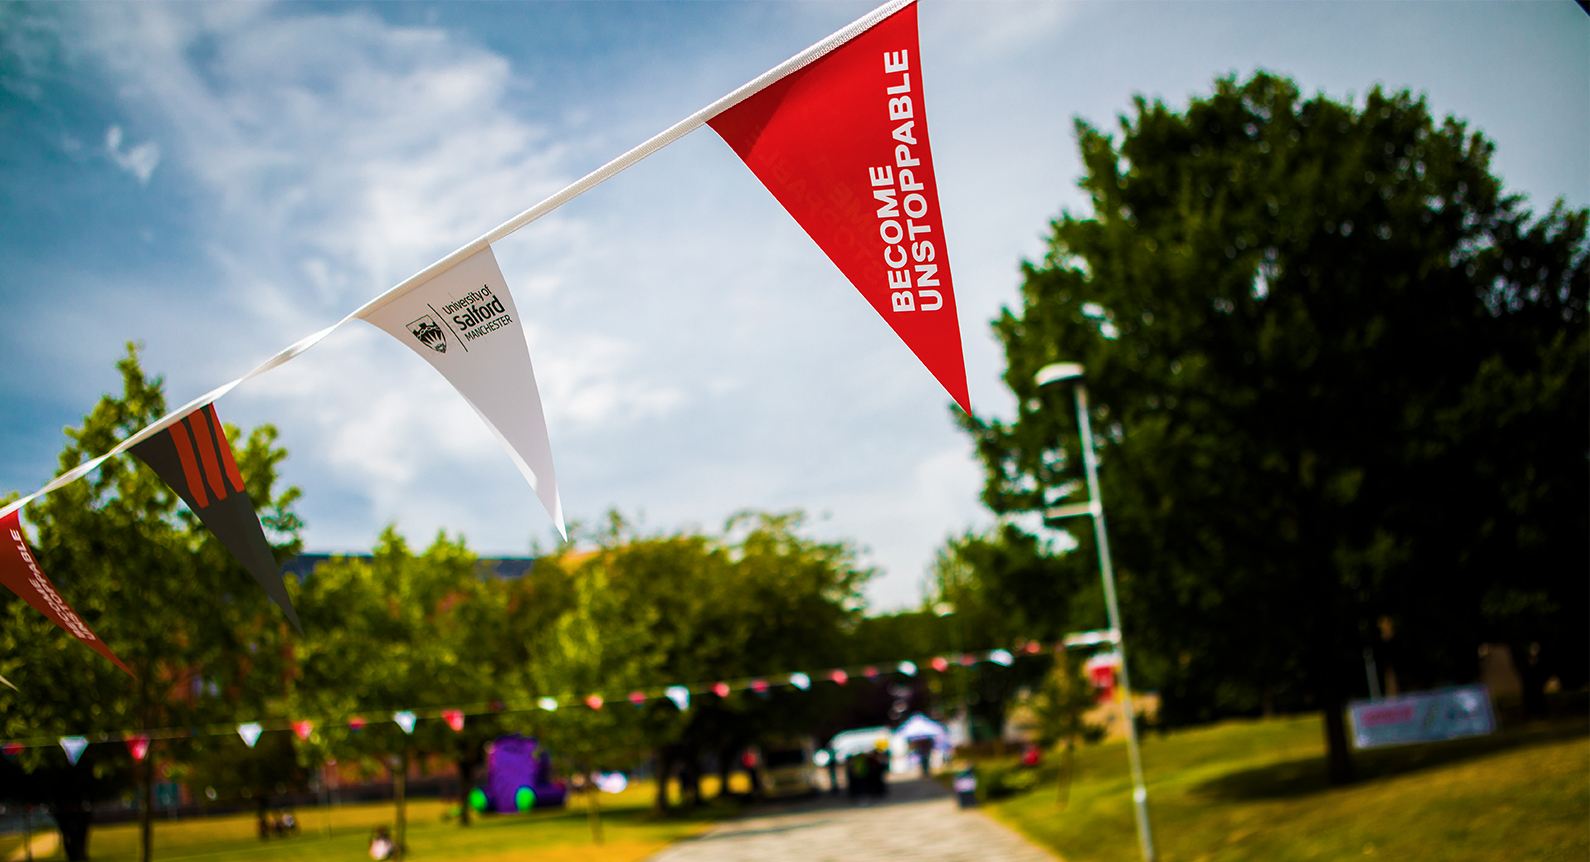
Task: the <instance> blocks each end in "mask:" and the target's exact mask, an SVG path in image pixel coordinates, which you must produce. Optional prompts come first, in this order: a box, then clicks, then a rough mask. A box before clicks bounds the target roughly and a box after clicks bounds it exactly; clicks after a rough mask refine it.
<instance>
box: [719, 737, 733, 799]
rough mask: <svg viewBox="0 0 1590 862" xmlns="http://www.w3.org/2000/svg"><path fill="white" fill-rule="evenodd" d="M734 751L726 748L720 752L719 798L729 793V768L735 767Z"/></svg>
mask: <svg viewBox="0 0 1590 862" xmlns="http://www.w3.org/2000/svg"><path fill="white" fill-rule="evenodd" d="M733 758H734V749H732V748H725V749H723V750H722V751H719V752H718V796H720V797H721V796H726V795H728V793H729V768H730V767H731V766H733V765H734V760H733Z"/></svg>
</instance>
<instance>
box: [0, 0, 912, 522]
mask: <svg viewBox="0 0 1590 862" xmlns="http://www.w3.org/2000/svg"><path fill="white" fill-rule="evenodd" d="M915 2H916V0H889V2H887V3H885V4H883V5H882V6H879V7H878V8H876V9H874V10H872V11H871V12H868V13H867V14H866V15H863V16H862V17H860V18H858V19H856V20H855V21H853V22H851V23H850V24H848V25H846V26H845V27H844V28H843V29H841V30H839V31H837V32H835V33H834V34H833V35H831V36H829V37H828V38H826V39H823V40H822V41H820V42H818V43H817V44H815V45H812V46H811V47H810V48H807V49H806V50H804V51H802V52H800V53H799V54H796V55H795V56H793V57H791V58H789V59H788V60H785V61H784V62H782V63H780V64H778V65H777V66H774V67H773V68H772V69H769V70H768V71H766V72H764V73H763V74H761V75H760V76H758V77H757V78H755V79H754V80H752V81H751V82H750V83H748V84H746V85H744V86H742V87H740V88H739V89H737V90H735V91H734V92H732V93H730V94H728V95H727V96H724V97H723V98H721V99H719V100H717V101H716V102H713V103H712V104H710V105H708V106H706V107H705V108H702V109H701V110H699V111H697V112H695V113H694V114H691V115H690V116H689V117H686V118H685V119H683V120H680V121H679V122H677V123H675V124H674V125H673V126H671V127H669V128H668V129H667V130H665V131H663V132H661V133H659V134H657V135H655V136H653V137H652V138H651V139H650V140H648V141H646V142H645V143H643V144H641V145H640V146H638V147H635V148H634V149H632V150H630V151H629V152H627V153H625V154H623V155H621V156H619V157H618V158H616V159H613V160H612V161H610V162H608V163H607V164H605V165H603V166H601V167H600V168H597V169H596V170H594V171H592V172H590V173H588V174H586V175H585V176H583V177H581V178H580V179H578V180H576V181H575V182H573V183H571V184H569V185H568V186H566V187H564V188H563V190H562V191H559V192H558V193H556V194H554V195H552V196H551V197H549V198H547V199H546V200H543V201H541V202H540V203H538V204H536V205H535V206H533V207H530V208H529V209H527V210H525V211H524V212H521V213H519V214H518V215H516V216H514V217H513V218H511V219H508V220H507V221H505V222H503V223H502V224H500V225H498V226H496V227H495V228H492V229H491V230H489V231H487V232H486V233H484V234H482V235H481V236H480V237H478V238H476V239H475V240H474V241H473V242H470V243H469V244H467V245H464V246H461V247H460V248H458V249H457V250H456V251H454V252H453V253H451V254H449V255H447V256H446V257H444V258H442V259H441V260H438V261H436V262H435V263H433V264H431V265H430V266H427V267H426V268H424V269H422V270H420V271H419V272H417V273H415V274H414V275H411V276H409V277H408V278H407V279H404V280H403V281H402V282H401V283H399V284H398V285H397V286H396V287H393V288H391V289H390V290H388V291H386V292H385V293H383V294H381V295H380V296H378V297H376V298H375V299H372V300H370V301H369V302H367V303H365V304H364V305H362V306H360V307H359V308H358V309H357V310H355V311H354V312H353V313H351V314H349V315H348V316H347V317H344V318H343V319H341V320H339V321H337V322H336V323H334V324H332V325H331V326H328V327H326V328H325V329H322V330H320V331H319V332H316V333H314V334H312V335H309V336H307V337H305V338H303V339H300V340H299V341H297V342H295V343H293V344H292V345H291V346H289V347H287V348H286V349H284V350H282V351H281V352H280V353H277V354H276V355H275V356H272V357H271V358H270V359H267V360H265V361H264V362H262V363H260V364H259V365H258V366H257V367H255V368H254V369H253V370H252V371H250V372H249V373H247V374H245V375H243V376H242V377H239V378H237V379H236V380H233V381H231V382H230V383H226V384H223V385H221V386H218V387H216V388H214V389H212V390H210V391H209V392H206V393H205V394H204V395H201V396H199V397H198V398H195V399H193V400H192V401H189V402H188V403H187V404H184V405H183V406H181V407H179V408H177V409H176V410H173V411H171V412H170V413H167V414H166V415H165V416H163V417H161V418H160V419H159V420H158V421H156V422H154V423H153V424H151V425H149V426H148V427H146V428H143V429H141V430H140V431H138V433H136V434H134V435H132V436H131V437H128V438H127V439H126V440H123V441H122V442H121V443H120V444H118V445H117V446H116V447H115V448H113V449H111V450H110V451H109V452H106V453H105V454H103V455H101V456H99V457H97V458H94V459H92V460H90V461H87V462H85V463H83V464H79V465H78V466H76V467H74V468H72V469H71V470H68V471H67V472H65V473H62V474H61V475H60V476H57V477H56V478H55V479H54V480H52V481H51V482H50V483H49V484H47V485H45V486H44V487H42V488H40V489H39V490H37V491H34V492H33V493H31V494H29V495H27V496H26V497H22V498H20V499H18V500H14V501H12V502H11V503H10V504H8V505H6V506H5V507H4V508H0V517H4V516H5V515H9V514H10V513H12V512H14V511H16V510H17V509H20V508H22V507H23V506H25V505H27V504H28V503H30V502H32V501H33V500H36V499H38V498H39V497H42V496H43V495H45V494H48V493H49V492H51V491H53V490H55V489H57V488H59V487H61V486H63V485H66V484H68V483H70V482H75V481H77V480H78V479H81V478H83V477H84V476H86V475H88V474H89V473H90V472H91V471H92V470H93V469H94V468H96V467H98V466H99V465H100V464H102V463H104V462H105V460H106V459H108V458H112V457H114V456H116V455H119V454H121V453H122V452H125V451H126V450H128V449H130V448H132V447H133V446H135V445H137V444H139V443H141V442H143V441H144V440H147V439H148V438H150V437H152V436H154V435H155V434H158V433H160V432H161V431H163V430H165V429H166V428H167V427H169V426H170V425H171V424H172V423H174V422H176V421H177V420H178V419H181V418H182V417H184V416H186V415H188V414H189V413H191V412H193V411H194V410H196V409H198V408H200V407H203V406H204V405H206V404H209V403H211V402H213V401H215V400H216V399H218V398H220V397H221V396H223V395H225V394H227V393H228V392H231V391H232V390H233V389H235V388H237V386H238V385H239V384H241V383H243V382H244V381H245V380H248V379H250V378H253V377H257V376H259V375H261V374H264V373H265V372H267V371H269V370H271V369H272V368H275V367H276V366H278V365H282V364H284V363H286V362H288V361H289V360H291V359H294V358H296V357H297V356H298V355H299V354H301V353H303V352H304V351H306V350H308V349H309V348H311V347H314V346H315V345H316V344H319V343H320V342H321V341H322V340H323V339H325V338H326V336H328V335H330V334H331V333H333V332H335V331H337V329H339V328H341V327H342V325H343V324H345V323H348V322H349V321H351V320H355V319H357V318H360V317H363V316H364V315H365V314H367V313H369V312H372V311H375V310H376V309H379V308H381V307H383V306H385V305H387V304H388V303H390V302H392V301H393V300H396V299H398V298H400V297H402V296H403V295H404V294H407V293H408V292H409V291H411V290H413V289H414V288H416V287H419V286H420V285H422V284H424V283H426V282H428V281H430V280H431V279H433V278H435V277H436V276H437V275H440V274H441V273H443V272H446V271H447V270H449V269H451V268H452V267H454V266H456V265H457V264H458V263H460V262H461V261H463V260H465V259H467V258H469V257H470V256H471V255H473V254H476V253H477V252H479V251H481V250H482V249H484V248H486V247H487V246H489V245H491V244H492V243H494V242H496V241H498V240H500V239H502V238H504V237H506V236H509V235H510V234H512V233H513V232H514V231H517V230H519V229H520V228H522V227H524V226H525V225H527V224H529V223H531V222H533V221H535V220H536V219H539V218H541V217H542V216H544V215H546V214H548V213H550V212H552V211H553V210H555V209H557V208H558V207H560V206H563V205H564V204H566V203H568V202H569V201H572V200H574V199H575V198H577V197H579V196H580V195H582V194H585V193H586V192H588V191H590V190H591V189H594V188H596V187H597V186H599V185H601V184H602V183H604V182H607V181H608V180H610V179H612V178H613V177H615V176H617V175H618V174H620V173H622V172H623V171H625V170H627V169H629V168H631V167H633V166H634V165H635V164H637V163H638V162H640V160H642V159H644V158H646V157H647V156H649V155H651V154H653V153H655V152H657V151H658V150H661V149H662V148H663V147H666V146H668V145H669V144H671V143H673V142H674V141H677V140H679V139H680V138H682V137H684V136H685V135H688V134H690V133H691V132H693V131H695V130H696V129H699V128H701V127H702V126H704V125H706V124H707V122H708V121H710V120H711V119H712V118H713V117H716V116H717V115H719V114H721V113H723V112H724V111H727V110H728V109H730V108H732V107H734V106H735V105H738V104H739V103H741V102H743V101H745V100H746V99H749V98H750V97H752V96H754V95H756V94H757V93H759V92H761V91H762V90H765V89H767V88H768V87H769V86H771V85H772V84H773V83H774V82H776V81H778V80H780V79H782V78H784V77H786V76H788V75H789V74H790V73H792V72H796V71H799V70H801V69H804V68H805V67H807V66H810V65H811V64H812V63H815V62H817V61H818V60H820V59H822V58H823V57H824V56H826V55H828V54H830V53H832V52H833V51H834V50H835V49H836V48H838V47H840V46H841V45H844V44H845V43H846V42H849V41H850V40H852V39H854V38H856V37H857V36H859V35H861V34H862V33H865V32H866V31H867V30H869V29H871V28H872V27H873V26H874V25H876V24H877V23H878V22H880V21H882V20H884V19H885V18H888V17H889V16H890V15H893V14H894V13H896V12H898V11H900V10H901V9H904V8H905V7H907V6H909V5H911V4H912V3H915Z"/></svg>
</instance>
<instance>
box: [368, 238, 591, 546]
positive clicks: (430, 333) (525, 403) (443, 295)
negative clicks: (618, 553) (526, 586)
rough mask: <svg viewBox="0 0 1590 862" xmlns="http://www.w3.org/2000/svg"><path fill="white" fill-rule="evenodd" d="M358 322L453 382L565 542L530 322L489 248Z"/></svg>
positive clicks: (561, 505) (381, 306)
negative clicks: (532, 357) (528, 334)
mask: <svg viewBox="0 0 1590 862" xmlns="http://www.w3.org/2000/svg"><path fill="white" fill-rule="evenodd" d="M359 316H360V317H361V318H363V319H364V320H367V321H369V322H370V323H372V324H375V325H376V326H377V327H380V328H381V329H382V330H384V331H385V332H386V333H387V334H389V335H391V336H392V337H393V338H396V339H397V340H398V341H401V342H402V343H403V345H404V346H406V347H408V348H409V349H410V350H412V351H414V352H415V353H417V354H419V355H420V357H421V358H422V359H424V360H425V361H426V362H429V363H430V364H431V367H433V368H435V369H436V370H437V371H440V372H441V373H442V376H443V377H445V378H447V382H448V383H451V384H452V385H453V388H454V389H457V390H458V393H459V394H460V395H462V396H464V400H465V401H467V402H468V403H469V406H470V407H473V408H474V409H475V413H476V414H477V415H479V416H480V418H481V419H482V420H483V421H484V422H485V423H486V427H488V428H490V429H491V432H492V433H493V434H495V435H496V437H497V441H498V442H500V443H501V444H502V446H503V448H504V449H507V450H508V455H509V456H510V457H511V458H513V463H514V466H516V467H518V468H519V472H520V473H522V474H523V475H524V477H525V480H526V481H528V482H529V483H530V487H531V489H532V490H534V491H535V494H536V496H537V497H539V498H540V500H541V505H543V506H545V507H546V510H547V514H549V515H551V516H552V520H553V521H555V522H556V523H557V527H558V532H560V533H563V534H564V535H567V531H566V530H565V529H564V526H563V502H562V500H560V499H559V498H558V480H557V474H556V473H555V472H553V469H552V444H551V443H550V442H549V441H548V439H547V420H546V416H545V415H544V414H543V413H542V411H541V393H540V392H539V390H538V389H537V388H536V378H535V370H534V369H533V368H531V366H530V347H529V345H528V344H527V343H526V342H525V335H524V322H523V320H521V319H520V317H519V310H518V309H517V308H515V307H514V304H513V296H512V295H511V294H509V292H508V282H507V280H506V279H504V278H503V277H502V270H501V269H499V268H498V267H497V256H496V255H495V254H493V253H492V251H491V246H489V245H488V246H486V247H485V248H483V249H481V250H480V251H478V252H476V253H475V254H473V255H471V256H470V257H468V258H465V259H464V260H463V261H461V262H459V263H458V264H456V265H455V266H453V267H452V268H450V269H447V270H445V271H443V272H441V273H439V274H438V275H436V276H435V277H434V278H432V279H430V280H429V281H427V282H425V283H423V284H420V285H418V286H417V287H414V288H413V289H411V290H409V291H408V292H407V293H404V294H403V295H401V296H396V297H394V298H392V299H391V300H390V301H388V302H386V303H384V304H381V305H374V306H372V307H371V308H369V309H367V310H363V311H361V312H359Z"/></svg>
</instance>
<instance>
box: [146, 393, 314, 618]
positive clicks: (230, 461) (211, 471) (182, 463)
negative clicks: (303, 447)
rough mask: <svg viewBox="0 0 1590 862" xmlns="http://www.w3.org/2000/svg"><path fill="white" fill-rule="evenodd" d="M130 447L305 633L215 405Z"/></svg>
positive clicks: (172, 424) (209, 405) (201, 408)
mask: <svg viewBox="0 0 1590 862" xmlns="http://www.w3.org/2000/svg"><path fill="white" fill-rule="evenodd" d="M131 451H132V453H133V455H135V456H137V457H138V459H139V460H140V461H143V462H144V463H145V464H148V465H149V467H150V469H152V470H154V471H155V473H156V474H157V475H159V476H160V478H161V479H162V480H164V481H165V483H166V484H167V485H170V486H171V489H172V490H173V491H176V492H177V496H179V497H181V498H182V502H184V503H186V504H188V510H189V511H191V512H193V514H195V515H198V516H199V520H200V521H201V522H202V523H203V524H204V526H205V527H206V528H207V529H208V530H209V531H210V532H211V533H212V534H213V535H214V536H215V537H216V538H217V539H219V540H220V542H221V544H222V545H223V546H224V547H225V548H226V549H227V550H228V551H230V552H231V553H232V556H234V557H236V558H237V561H238V562H240V563H242V564H243V568H244V569H246V570H248V573H249V574H251V575H253V576H254V580H256V581H258V582H259V585H260V586H262V587H264V588H265V594H266V595H268V596H270V597H271V601H273V602H275V603H276V604H277V606H278V607H280V608H281V609H282V612H283V613H285V614H286V615H287V619H288V620H289V621H291V622H292V624H293V627H294V628H296V629H298V630H299V631H303V630H304V627H303V626H301V625H299V624H298V613H297V611H294V610H293V602H292V599H290V598H288V597H287V586H286V585H285V584H283V583H282V574H281V569H280V568H278V567H277V565H276V556H275V555H274V554H273V553H272V552H271V546H270V542H268V541H266V539H265V530H264V528H263V527H261V526H260V522H259V515H257V514H255V512H254V501H253V499H251V498H250V497H249V495H248V490H247V489H246V488H244V487H243V474H242V473H241V472H240V471H239V470H238V469H237V459H236V458H235V457H233V455H232V446H231V444H229V443H228V442H227V440H226V431H225V430H224V429H223V428H222V427H221V419H220V417H219V416H217V415H216V413H215V405H213V404H206V405H204V406H203V407H200V408H199V409H198V410H195V411H193V412H192V413H189V414H188V415H186V416H184V417H182V418H181V419H178V420H177V421H175V422H173V423H171V424H170V425H168V426H166V429H165V430H164V431H162V432H160V433H158V434H155V435H154V436H152V437H150V438H148V439H146V440H144V441H143V442H141V443H139V444H137V445H135V446H133V447H132V450H131Z"/></svg>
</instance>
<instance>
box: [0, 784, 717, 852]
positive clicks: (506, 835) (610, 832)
mask: <svg viewBox="0 0 1590 862" xmlns="http://www.w3.org/2000/svg"><path fill="white" fill-rule="evenodd" d="M655 792H656V791H655V787H654V786H653V785H651V784H637V785H636V786H634V787H631V788H630V789H629V790H626V791H624V792H623V793H620V794H616V795H603V797H602V809H601V813H602V826H603V836H604V838H605V841H604V843H603V845H602V846H601V847H595V846H593V845H592V843H591V830H590V825H589V823H588V821H587V814H586V810H585V807H584V803H583V801H582V800H580V799H576V800H574V801H573V802H572V803H571V807H570V808H569V809H568V810H566V811H548V812H542V813H535V814H528V815H514V816H506V817H495V816H493V817H484V818H477V819H476V820H475V822H474V823H473V825H471V826H470V827H469V828H467V829H465V828H462V827H460V826H459V825H458V824H457V823H456V822H454V823H445V822H443V821H442V819H441V818H442V812H443V809H444V805H443V803H441V802H439V801H437V800H434V799H425V800H414V801H411V802H410V803H409V805H408V823H409V826H408V844H409V857H408V858H409V859H411V860H423V862H450V860H463V859H468V860H481V862H499V860H501V862H507V860H510V859H523V858H525V856H526V854H527V853H530V852H532V851H533V852H534V858H536V859H538V860H548V862H563V860H570V862H572V860H582V862H584V860H591V862H631V860H637V859H642V858H644V857H646V856H648V855H650V854H651V853H654V852H656V851H657V850H658V849H660V848H661V847H663V846H665V845H667V844H669V843H670V842H673V841H677V840H679V839H681V838H685V837H688V836H690V835H694V834H696V833H698V832H700V831H702V830H703V829H705V828H707V826H709V825H710V824H711V821H712V820H713V819H714V818H716V817H719V816H722V815H724V814H727V813H729V812H731V811H732V810H733V807H732V805H731V804H729V803H724V804H723V805H709V806H708V807H707V808H706V809H705V810H700V811H698V812H696V813H695V814H693V815H690V816H685V817H678V818H668V819H656V818H653V817H652V816H651V815H650V813H649V807H650V804H651V801H652V796H653V794H654V793H655ZM297 813H298V816H299V825H300V829H301V830H302V831H301V833H300V834H299V835H298V836H295V837H291V838H285V839H272V840H270V841H260V840H259V839H258V838H257V837H256V833H255V828H256V821H255V819H254V816H253V815H252V814H240V815H231V816H225V817H211V818H205V819H200V820H180V821H161V820H157V821H156V822H155V858H156V859H157V860H167V859H169V860H193V862H197V860H207V862H208V860H214V862H221V860H227V862H233V860H236V862H244V860H260V862H287V860H320V859H325V860H348V862H353V860H358V859H365V860H368V859H369V858H370V857H369V855H368V854H367V853H366V847H367V845H368V842H369V840H370V833H371V831H372V830H373V829H374V828H375V827H376V826H378V825H386V826H391V825H392V822H393V807H392V805H391V803H371V804H359V805H348V806H343V807H338V808H334V809H331V832H330V837H329V838H328V837H326V835H325V834H324V833H323V832H322V829H323V827H324V826H325V822H326V821H325V811H324V810H321V809H311V808H303V809H299V810H298V812H297ZM137 830H138V827H137V825H136V824H117V825H114V826H104V827H98V828H95V829H94V830H93V832H92V834H91V835H90V838H89V856H90V858H92V859H94V860H95V862H131V860H135V859H137V855H138V854H137V850H138V848H137V841H138V831H137ZM8 837H9V836H8ZM19 846H20V842H19V841H15V840H11V841H6V842H4V843H3V844H0V859H3V858H5V857H6V856H9V855H10V853H11V852H13V851H14V850H15V849H16V848H17V847H19ZM48 858H53V859H61V858H64V857H63V856H61V855H60V853H59V852H57V853H56V854H55V855H54V856H52V857H48Z"/></svg>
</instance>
